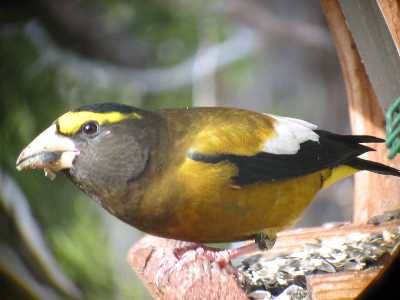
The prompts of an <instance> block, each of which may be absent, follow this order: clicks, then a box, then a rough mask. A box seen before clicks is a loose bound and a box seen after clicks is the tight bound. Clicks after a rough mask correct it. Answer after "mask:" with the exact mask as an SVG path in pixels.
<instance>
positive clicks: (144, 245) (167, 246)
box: [128, 221, 400, 300]
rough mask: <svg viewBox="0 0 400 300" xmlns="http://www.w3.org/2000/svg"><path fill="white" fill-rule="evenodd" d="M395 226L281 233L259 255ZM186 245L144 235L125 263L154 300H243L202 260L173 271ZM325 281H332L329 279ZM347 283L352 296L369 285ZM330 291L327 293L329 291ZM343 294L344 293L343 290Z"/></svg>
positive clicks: (232, 283) (232, 282) (227, 278)
mask: <svg viewBox="0 0 400 300" xmlns="http://www.w3.org/2000/svg"><path fill="white" fill-rule="evenodd" d="M398 226H400V221H393V222H388V223H385V224H382V225H379V226H375V225H366V224H361V225H356V224H344V225H340V226H335V227H332V228H324V227H314V228H305V229H294V230H288V231H283V232H281V233H279V234H278V239H277V241H276V243H275V246H274V248H273V249H271V250H269V251H267V252H262V254H263V255H265V256H266V257H268V258H273V257H275V256H278V255H283V254H288V253H292V252H294V251H298V250H300V249H302V248H303V247H304V245H306V244H310V243H316V242H317V240H324V239H329V238H333V237H337V236H341V237H344V236H347V235H349V234H351V233H355V232H357V233H367V232H369V233H372V232H382V231H383V230H390V229H394V228H397V227H398ZM189 245H193V244H191V243H187V242H180V241H175V240H167V239H162V238H158V237H154V236H150V235H147V236H145V237H144V238H142V239H141V240H140V241H138V242H137V243H136V244H135V245H134V246H133V247H132V248H131V249H130V251H129V254H128V262H129V264H130V265H131V267H132V268H133V269H134V270H135V272H136V273H137V274H138V275H139V277H140V279H141V280H142V282H143V283H144V284H145V285H146V287H147V288H148V290H149V291H150V293H151V294H152V296H153V297H154V298H155V299H160V300H161V299H162V300H167V299H168V300H170V299H240V300H242V299H247V296H246V295H245V293H244V292H243V290H242V289H241V288H240V287H239V285H238V283H237V281H236V278H235V274H232V273H229V272H228V271H227V270H225V269H224V270H221V269H220V268H219V267H217V266H216V265H215V264H211V263H210V262H209V261H207V260H206V259H204V258H202V257H198V258H197V259H194V260H193V261H191V262H189V263H188V264H186V265H183V266H182V268H180V269H176V268H174V266H175V265H176V263H177V258H176V257H175V255H174V250H175V249H178V248H182V247H187V246H189ZM254 254H256V253H254ZM254 254H253V255H254ZM160 269H162V271H161V272H159V271H160ZM333 275H335V274H333ZM335 276H336V275H335ZM335 276H334V277H335ZM360 276H361V275H360ZM326 278H328V279H327V280H334V279H329V276H328V277H326ZM357 278H361V277H357ZM366 278H367V277H366ZM368 278H369V277H368ZM371 279H372V277H371ZM315 280H316V279H315ZM357 280H358V279H357ZM157 281H158V286H157V284H156V282H157ZM312 282H313V281H312ZM348 282H349V284H351V285H352V286H354V287H355V290H353V291H352V292H351V293H352V294H353V293H355V291H357V292H358V293H360V292H361V291H362V288H363V287H365V286H366V285H367V284H368V283H369V281H368V282H366V283H365V285H362V286H361V285H360V286H359V285H357V284H356V283H354V280H348ZM318 286H319V287H318V289H321V287H322V286H323V285H322V284H320V283H318ZM325 288H326V289H327V291H326V293H329V292H332V290H333V291H334V290H336V287H335V286H334V285H330V286H329V285H328V286H325ZM330 289H331V291H329V290H330ZM343 290H345V287H344V286H343ZM343 293H344V292H343ZM352 294H351V295H352ZM349 295H350V294H349ZM316 299H328V298H316ZM333 299H335V298H333Z"/></svg>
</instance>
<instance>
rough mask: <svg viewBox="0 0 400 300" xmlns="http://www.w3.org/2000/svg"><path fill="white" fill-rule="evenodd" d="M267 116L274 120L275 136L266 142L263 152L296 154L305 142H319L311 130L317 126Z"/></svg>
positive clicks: (291, 119)
mask: <svg viewBox="0 0 400 300" xmlns="http://www.w3.org/2000/svg"><path fill="white" fill-rule="evenodd" d="M268 116H270V117H272V118H274V119H275V120H276V122H275V123H274V129H275V132H276V135H275V136H274V137H273V138H272V139H270V140H268V141H267V142H266V143H265V145H264V147H263V151H265V152H268V153H272V154H296V153H297V152H298V151H299V150H300V144H301V143H304V142H306V141H314V142H318V141H319V136H318V134H316V133H315V132H314V131H313V130H314V129H317V126H316V125H314V124H311V123H309V122H306V121H303V120H300V119H295V118H288V117H281V116H276V115H270V114H268Z"/></svg>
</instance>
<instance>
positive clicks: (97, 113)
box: [17, 103, 400, 247]
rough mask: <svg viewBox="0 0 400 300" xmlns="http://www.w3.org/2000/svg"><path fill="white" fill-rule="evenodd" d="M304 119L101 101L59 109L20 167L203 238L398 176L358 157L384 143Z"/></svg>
mask: <svg viewBox="0 0 400 300" xmlns="http://www.w3.org/2000/svg"><path fill="white" fill-rule="evenodd" d="M380 142H383V140H382V139H380V138H377V137H373V136H367V135H340V134H335V133H331V132H328V131H324V130H320V129H317V126H315V125H313V124H311V123H308V122H306V121H302V120H299V119H294V118H288V117H281V116H276V115H270V114H263V113H257V112H253V111H248V110H244V109H237V108H225V107H208V108H207V107H202V108H200V107H198V108H183V109H162V110H159V111H146V110H142V109H138V108H135V107H131V106H127V105H122V104H114V103H99V104H91V105H86V106H82V107H80V108H78V109H75V110H72V111H70V112H67V113H66V114H64V115H62V116H61V117H59V118H58V119H57V120H56V121H55V122H54V123H53V124H52V125H51V126H50V127H49V128H48V129H46V130H45V131H44V132H43V133H41V134H40V135H39V136H38V137H37V138H36V139H34V140H33V141H32V142H31V143H30V144H29V145H28V146H27V147H26V148H25V149H24V150H23V151H22V153H21V154H20V156H19V158H18V160H17V168H18V169H19V170H23V169H37V168H43V169H45V172H47V174H48V175H53V174H54V172H56V171H62V172H63V173H64V174H65V175H66V176H67V177H68V178H69V179H71V181H72V182H73V183H74V184H75V185H77V186H78V187H79V188H80V189H81V190H82V191H84V192H85V193H86V194H88V195H89V196H90V197H91V198H93V199H94V200H96V201H97V202H98V203H100V204H101V205H102V206H103V207H104V208H105V209H106V210H108V211H109V212H110V213H111V214H113V215H114V216H116V217H118V218H119V219H121V220H122V221H124V222H126V223H128V224H130V225H132V226H134V227H136V228H138V229H140V230H142V231H144V232H147V233H150V234H153V235H157V236H161V237H165V238H172V239H177V240H185V241H193V242H197V243H213V242H232V241H240V240H247V239H256V241H258V244H259V246H260V247H263V246H265V245H266V241H273V240H274V239H275V235H276V233H277V232H278V231H280V230H282V229H284V228H286V227H288V226H290V225H292V224H293V223H294V222H295V221H296V220H297V219H298V218H299V216H300V215H301V214H302V212H303V211H304V209H305V208H306V207H307V206H308V205H309V204H310V202H311V201H312V200H313V199H314V197H315V195H316V193H317V192H318V191H320V190H322V189H324V188H327V187H329V186H330V185H331V184H333V183H335V182H336V181H338V180H340V179H342V178H344V177H347V176H350V175H352V174H354V173H355V172H358V171H361V170H367V171H371V172H375V173H379V174H383V175H394V176H399V175H400V172H399V171H398V170H396V169H394V168H391V167H389V166H385V165H383V164H380V163H377V162H372V161H368V160H364V159H361V158H358V156H359V155H361V154H363V153H365V152H367V151H371V150H373V149H371V148H369V147H367V146H365V145H363V144H362V143H380Z"/></svg>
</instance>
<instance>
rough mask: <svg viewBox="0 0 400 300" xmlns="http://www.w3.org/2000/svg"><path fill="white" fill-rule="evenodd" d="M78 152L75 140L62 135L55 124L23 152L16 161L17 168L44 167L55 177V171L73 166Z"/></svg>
mask: <svg viewBox="0 0 400 300" xmlns="http://www.w3.org/2000/svg"><path fill="white" fill-rule="evenodd" d="M78 154H79V150H78V149H77V148H76V146H75V143H74V142H73V140H72V139H71V138H69V137H66V136H63V135H60V134H59V133H58V132H57V127H56V125H55V124H53V125H51V126H50V127H49V128H47V129H46V130H45V131H43V132H42V133H41V134H40V135H38V136H37V137H36V138H35V139H34V140H33V141H32V142H31V143H30V144H29V145H28V146H27V147H26V148H25V149H24V150H23V151H22V152H21V154H20V155H19V157H18V159H17V163H16V165H17V170H19V171H21V170H31V169H44V170H45V173H48V175H50V177H54V173H53V172H57V171H60V170H64V169H69V168H71V167H72V163H73V161H74V159H75V157H76V156H77V155H78ZM46 175H47V174H46Z"/></svg>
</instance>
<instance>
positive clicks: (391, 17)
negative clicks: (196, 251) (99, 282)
mask: <svg viewBox="0 0 400 300" xmlns="http://www.w3.org/2000/svg"><path fill="white" fill-rule="evenodd" d="M321 7H322V10H323V12H324V14H325V17H326V20H327V23H328V25H329V28H330V31H331V34H332V37H333V40H334V42H335V44H336V49H337V54H338V57H339V61H340V65H341V68H342V72H343V77H344V80H345V85H346V92H347V99H348V107H349V113H350V121H351V126H352V131H353V133H354V134H369V135H374V136H378V137H382V138H384V137H385V131H384V123H385V121H384V114H383V109H382V105H381V103H382V101H386V104H387V103H388V102H387V101H394V100H395V98H394V97H393V98H392V99H390V97H391V96H392V95H394V94H395V93H396V91H398V92H399V93H398V94H397V97H398V96H400V90H399V89H400V77H399V76H400V69H399V68H400V64H398V63H397V64H396V62H399V61H400V60H397V57H395V56H394V59H395V61H393V53H389V54H388V53H385V52H382V51H379V49H374V47H376V46H382V43H385V42H387V40H386V41H385V32H383V33H382V30H386V34H388V35H389V38H390V39H391V40H390V41H389V42H390V44H392V45H393V47H394V49H395V50H394V51H395V53H396V54H395V55H397V56H398V53H399V50H400V2H399V1H396V0H365V1H364V0H362V1H347V0H343V1H339V0H321ZM371 7H374V8H373V9H372V8H371ZM379 17H380V18H382V19H383V23H382V22H381V23H380V24H376V21H375V20H374V18H379ZM363 26H364V27H363ZM382 26H384V27H386V29H385V28H383V29H382ZM379 30H381V31H379ZM376 39H383V40H379V41H376ZM374 41H375V42H374ZM368 43H369V44H368ZM384 46H385V48H384V51H389V50H390V49H389V48H388V47H386V44H385V45H384ZM373 50H375V55H377V54H379V57H378V59H379V63H378V64H375V65H374V60H375V61H377V57H375V58H374V57H373V55H374V53H372V54H371V53H370V51H373ZM392 50H393V49H392ZM390 55H392V57H390ZM379 72H380V73H379ZM382 73H385V74H384V75H385V76H389V77H388V78H389V79H388V80H385V76H383V75H382ZM382 76H383V77H382ZM382 78H383V80H382ZM395 80H397V82H398V83H399V84H397V85H396V84H393V82H395ZM385 98H386V99H385ZM373 147H375V149H377V151H376V152H369V153H368V154H366V158H367V159H370V160H374V161H379V162H382V163H384V164H387V165H391V166H393V167H397V168H400V160H399V159H395V160H393V161H389V160H388V159H387V150H386V148H385V146H384V145H381V144H380V145H373ZM354 183H355V185H354V220H353V224H348V225H344V226H341V227H334V228H324V227H317V228H308V229H297V230H291V231H287V232H283V233H281V234H279V235H278V240H277V242H276V244H275V246H274V248H273V249H272V250H271V251H269V253H267V254H266V255H278V254H282V253H291V252H292V251H295V250H296V249H299V247H302V246H303V245H305V244H307V243H309V242H310V241H312V240H313V239H319V240H321V239H324V238H329V237H333V236H336V237H345V236H349V235H350V234H352V233H360V232H383V231H384V230H387V229H391V228H398V226H399V225H400V222H399V221H392V222H389V223H383V224H380V225H369V224H367V221H368V220H369V219H370V218H371V217H373V216H377V215H382V214H384V213H385V212H388V211H395V210H399V209H400V182H399V179H398V178H394V177H391V176H386V177H383V176H379V175H376V174H374V173H371V172H360V173H358V174H357V175H356V176H355V181H354ZM189 244H190V243H185V242H179V241H173V240H166V239H161V238H157V237H153V236H145V237H144V238H143V239H141V240H140V241H139V242H137V243H136V245H134V246H133V247H132V248H131V250H130V251H129V255H128V261H129V263H130V265H131V266H132V268H133V269H134V270H135V271H136V273H137V274H138V275H139V277H140V278H141V280H142V281H143V283H144V284H145V286H146V287H147V288H148V290H149V291H150V293H151V295H152V296H153V297H154V298H155V299H160V300H161V299H162V300H170V299H208V300H214V299H215V300H216V299H238V300H239V299H240V300H242V299H243V300H244V299H249V298H248V296H247V295H246V293H245V292H244V290H243V289H242V288H241V287H240V285H239V284H238V282H237V280H236V278H235V275H234V274H231V273H229V272H228V271H227V270H225V269H223V270H221V269H220V268H218V267H216V266H213V265H212V264H210V263H209V262H208V261H205V260H200V259H197V260H194V261H193V262H192V263H189V264H187V265H184V266H182V268H181V269H179V270H174V271H173V272H171V273H169V274H167V275H166V276H161V277H160V274H159V273H160V272H158V271H159V270H160V269H161V268H164V267H165V264H168V263H171V265H172V264H174V263H175V262H176V258H175V256H174V254H173V250H174V249H175V248H180V247H183V246H185V245H189ZM155 245H157V247H155ZM163 264H164V265H163ZM379 272H381V269H374V270H367V271H352V272H338V273H327V274H323V275H313V276H307V277H306V281H307V289H308V294H309V297H310V299H318V300H322V299H330V300H332V299H356V298H357V297H358V296H359V295H360V294H361V293H362V291H363V290H364V289H365V288H366V287H367V286H368V285H369V284H370V283H371V282H372V281H373V280H374V278H376V276H377V275H378V274H379Z"/></svg>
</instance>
